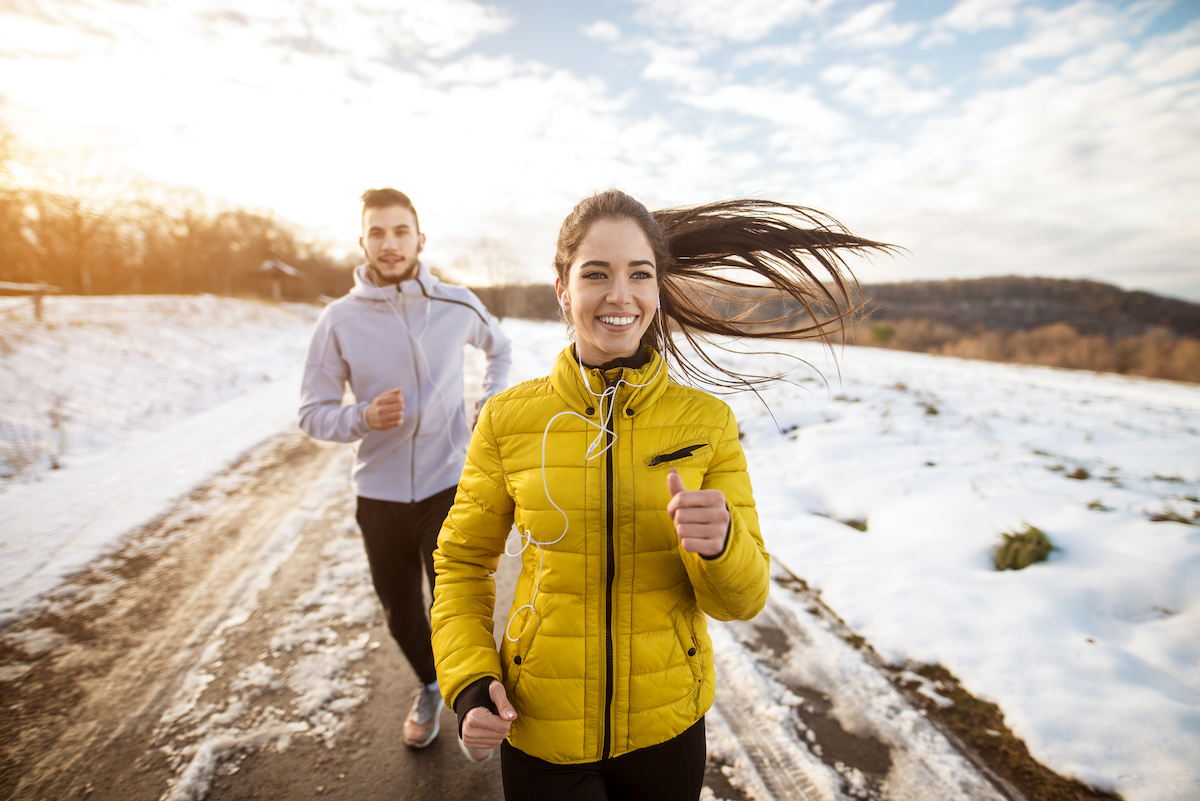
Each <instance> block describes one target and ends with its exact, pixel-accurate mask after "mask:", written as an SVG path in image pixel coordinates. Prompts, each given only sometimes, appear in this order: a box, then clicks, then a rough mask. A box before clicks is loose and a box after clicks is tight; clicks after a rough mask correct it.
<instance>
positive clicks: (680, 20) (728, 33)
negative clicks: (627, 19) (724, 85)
mask: <svg viewBox="0 0 1200 801" xmlns="http://www.w3.org/2000/svg"><path fill="white" fill-rule="evenodd" d="M635 2H637V3H638V5H639V6H640V9H639V11H638V14H637V18H638V19H639V20H640V21H641V22H643V23H645V24H648V25H651V26H653V27H657V28H667V29H672V30H678V29H682V30H686V31H691V32H694V33H699V34H702V35H703V36H705V37H707V38H712V39H727V40H731V41H734V42H756V41H758V40H760V39H762V38H763V37H765V36H767V35H768V34H769V33H771V32H772V31H773V30H775V29H776V28H779V27H782V26H784V25H790V24H792V23H795V22H798V21H800V20H802V19H805V18H808V17H815V16H818V15H819V14H820V13H821V12H822V11H824V10H825V9H827V8H829V7H830V6H833V5H835V4H836V3H837V2H838V0H635Z"/></svg>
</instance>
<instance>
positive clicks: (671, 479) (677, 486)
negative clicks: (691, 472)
mask: <svg viewBox="0 0 1200 801" xmlns="http://www.w3.org/2000/svg"><path fill="white" fill-rule="evenodd" d="M684 489H685V487H684V486H683V479H682V478H680V477H679V471H678V470H676V469H675V468H674V467H672V468H671V469H670V470H669V471H668V472H667V492H669V493H671V497H672V498H674V497H675V496H676V495H678V494H679V493H681V492H683V491H684Z"/></svg>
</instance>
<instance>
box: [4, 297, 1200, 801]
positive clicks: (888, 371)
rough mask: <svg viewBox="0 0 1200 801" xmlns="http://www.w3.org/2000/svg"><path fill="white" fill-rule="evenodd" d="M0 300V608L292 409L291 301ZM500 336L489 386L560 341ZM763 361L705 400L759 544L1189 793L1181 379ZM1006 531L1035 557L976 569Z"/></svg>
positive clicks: (294, 319)
mask: <svg viewBox="0 0 1200 801" xmlns="http://www.w3.org/2000/svg"><path fill="white" fill-rule="evenodd" d="M5 304H6V305H5V306H3V307H0V398H3V405H2V406H0V448H3V451H2V452H0V453H2V455H3V459H4V461H5V462H6V464H7V465H8V467H7V469H6V470H5V476H4V478H3V479H0V482H2V483H0V521H3V523H0V527H2V534H0V563H2V565H3V566H2V568H0V620H3V619H6V618H10V617H11V616H12V615H14V614H17V613H19V611H20V609H21V608H22V607H24V606H25V605H26V604H28V603H29V602H31V601H32V600H33V599H34V598H36V597H37V596H38V595H39V594H41V593H44V592H46V591H47V590H49V589H51V588H52V587H53V586H54V585H55V584H56V582H58V581H59V580H61V578H62V577H63V576H65V575H67V574H68V573H70V572H71V571H73V570H75V569H77V568H78V567H80V566H82V565H83V564H86V563H87V562H89V561H90V560H91V559H93V558H95V557H96V556H97V555H99V554H100V553H101V552H103V551H104V550H105V549H106V548H108V547H110V546H112V545H113V544H115V543H116V542H117V541H118V540H119V539H120V537H121V536H122V534H124V533H125V532H127V531H129V530H130V529H132V528H134V527H136V526H138V525H140V524H141V523H144V522H146V521H147V520H150V519H152V518H153V517H155V516H156V515H158V514H160V513H161V512H162V511H164V510H165V509H166V507H168V506H169V505H170V503H171V502H172V501H173V500H175V499H177V498H179V497H181V496H183V495H186V494H187V493H188V492H189V491H190V489H191V487H193V486H194V485H195V484H196V483H198V482H199V481H200V480H202V479H203V478H205V477H207V476H208V475H211V474H212V473H214V472H217V471H219V470H221V469H222V468H223V467H225V466H226V465H228V464H230V463H231V462H232V461H233V460H235V459H236V458H237V456H238V455H240V454H241V453H242V452H244V451H245V450H246V449H247V448H249V447H250V446H252V445H254V444H255V443H257V442H260V441H261V440H263V439H264V438H266V437H268V436H270V435H271V434H273V433H275V432H277V431H279V430H281V429H283V428H285V427H286V426H288V425H289V424H290V423H291V421H294V416H295V405H296V398H297V395H298V380H299V371H300V363H301V361H302V358H303V350H304V347H305V345H306V344H307V337H308V333H309V330H310V328H311V325H312V322H313V320H314V319H315V314H316V310H315V309H311V308H307V307H294V306H282V307H280V306H271V305H267V304H258V303H250V302H245V301H232V300H220V299H216V298H211V297H198V298H92V299H82V298H51V299H49V300H48V301H47V303H46V321H47V323H48V324H43V325H42V326H36V325H33V324H32V321H31V319H30V314H29V308H28V307H29V303H28V301H23V302H19V303H17V302H9V301H5ZM504 327H505V329H506V330H507V331H508V333H509V335H510V336H511V337H512V338H513V341H514V343H516V346H517V353H516V354H515V356H516V358H515V359H514V370H513V375H512V380H513V381H514V382H515V381H520V380H524V379H526V378H531V377H534V376H536V375H540V374H542V373H544V372H545V370H546V369H547V368H548V366H549V365H550V363H551V361H552V358H553V355H554V354H555V353H556V352H557V350H558V349H559V348H561V347H562V346H563V344H564V343H565V339H564V336H563V331H562V328H561V326H559V325H556V324H548V323H530V322H524V321H505V323H504ZM774 349H777V350H784V351H785V352H787V353H790V354H794V355H796V356H799V357H801V358H803V359H807V360H808V361H810V362H812V363H813V364H814V365H816V366H817V367H819V368H820V370H821V372H823V373H824V375H825V376H826V378H827V379H828V382H826V381H825V380H823V379H822V378H821V377H820V375H819V374H818V373H817V372H816V371H815V370H813V369H811V368H808V367H805V366H804V365H802V364H800V363H799V362H798V361H797V360H796V359H795V358H781V357H779V356H770V357H768V356H757V355H745V356H729V357H727V358H728V359H729V360H730V363H732V364H736V365H739V366H741V367H743V368H744V369H747V370H751V371H757V372H762V371H764V370H774V369H779V370H784V369H786V370H789V371H790V372H789V377H790V378H791V380H792V381H793V382H794V383H793V384H779V385H776V386H775V387H774V388H773V389H771V390H770V391H768V392H767V393H765V395H764V397H765V399H766V401H767V402H768V404H769V405H770V409H771V412H773V416H772V414H769V413H768V412H767V409H766V408H765V407H764V405H763V403H762V402H760V401H759V400H758V399H757V398H755V397H754V396H752V395H745V396H735V397H730V398H728V400H729V402H730V403H731V405H732V406H733V407H734V409H735V411H736V412H737V415H738V419H739V421H740V422H741V426H742V430H743V434H744V437H743V444H744V445H745V448H746V452H747V456H748V459H749V461H750V469H751V472H752V477H753V480H754V485H755V495H756V499H757V501H758V504H759V508H760V514H761V519H762V523H763V530H764V535H765V537H766V539H767V543H768V546H769V547H770V549H771V551H772V553H773V555H774V557H775V558H776V559H777V560H778V561H780V562H782V563H783V564H785V565H786V566H787V567H788V568H789V569H790V570H791V572H793V573H794V574H796V575H798V576H800V577H803V578H804V579H806V580H807V581H808V583H809V584H810V585H811V586H812V587H814V588H817V589H819V590H820V591H821V593H822V598H823V599H824V601H825V602H826V603H827V604H828V605H829V606H830V607H831V608H832V609H833V610H835V611H836V612H837V613H838V614H839V615H840V616H841V617H842V618H843V619H844V620H845V621H846V623H847V624H848V625H849V626H850V627H852V628H853V629H854V630H855V631H856V632H857V633H858V634H860V635H862V636H863V637H865V638H866V639H867V641H868V642H869V643H870V644H871V645H872V646H873V647H874V648H875V650H876V651H878V652H879V653H880V654H881V655H882V656H883V657H884V658H885V659H887V660H888V661H891V662H894V663H903V662H906V661H907V662H913V663H940V664H942V665H944V666H945V667H946V668H948V669H949V670H950V671H951V672H953V673H954V674H955V675H956V676H957V677H958V678H959V679H960V680H961V681H962V682H963V684H964V685H965V687H966V688H967V689H968V690H970V691H971V692H972V693H974V694H975V695H976V696H978V697H981V698H983V699H986V700H990V701H994V702H996V703H997V704H999V706H1000V707H1001V708H1002V709H1003V710H1004V711H1005V713H1006V715H1007V720H1006V722H1007V723H1008V724H1009V725H1010V726H1011V727H1012V729H1013V731H1014V732H1015V733H1016V735H1017V736H1019V737H1021V738H1023V739H1024V740H1025V741H1026V743H1027V744H1028V745H1029V747H1030V749H1031V751H1032V752H1033V754H1034V756H1035V757H1037V758H1038V759H1040V760H1041V761H1042V762H1044V763H1046V764H1047V765H1049V766H1050V767H1051V768H1053V769H1055V770H1056V771H1058V772H1060V773H1063V774H1065V775H1071V776H1075V777H1078V778H1080V779H1082V780H1084V781H1087V782H1089V783H1091V784H1094V785H1097V786H1100V787H1103V788H1108V789H1112V790H1115V791H1117V792H1119V793H1120V794H1121V795H1123V796H1124V797H1125V798H1126V799H1129V801H1147V800H1149V799H1154V800H1155V801H1157V800H1158V799H1176V798H1192V797H1200V667H1198V665H1200V526H1198V525H1194V524H1192V521H1194V522H1196V523H1200V519H1197V515H1198V514H1200V502H1198V501H1197V498H1198V497H1200V457H1197V456H1196V454H1197V453H1200V387H1196V386H1190V385H1180V384H1172V383H1169V382H1161V381H1150V380H1136V379H1128V378H1123V377H1119V376H1111V375H1096V374H1090V373H1075V372H1068V371H1060V370H1051V369H1045V368H1036V367H1022V366H1010V365H997V364H988V363H981V362H969V361H962V360H957V359H947V358H937V357H929V356H923V355H919V354H909V353H899V352H892V351H881V350H872V349H856V348H847V349H845V350H844V351H841V352H839V354H838V361H839V364H840V378H839V375H838V372H839V371H838V368H837V367H835V366H834V365H833V364H832V363H831V362H830V361H829V359H828V357H827V355H826V354H825V353H824V352H823V351H822V350H821V349H820V348H819V347H817V346H812V345H786V346H775V348H774ZM55 464H57V468H55V467H54V465H55ZM1070 476H1075V477H1074V478H1072V477H1070ZM1154 517H1159V518H1169V519H1165V520H1159V521H1155V520H1153V519H1152V518H1154ZM843 521H844V522H843ZM1181 521H1188V522H1181ZM850 523H853V524H854V525H853V526H851V525H849V524H850ZM1025 523H1028V524H1032V525H1035V526H1037V527H1039V528H1041V529H1042V530H1043V531H1045V532H1046V533H1047V534H1048V536H1049V537H1050V539H1051V541H1052V542H1053V543H1054V544H1055V546H1056V547H1057V550H1055V551H1054V552H1053V553H1052V554H1051V556H1050V559H1049V560H1048V561H1047V562H1045V563H1041V564H1037V565H1034V566H1032V567H1030V568H1028V569H1026V570H1024V571H1007V572H996V571H994V570H993V569H992V568H991V561H990V558H991V551H992V549H993V548H994V547H995V545H996V544H998V542H999V541H1000V533H1001V532H1004V531H1012V530H1014V529H1017V528H1019V527H1021V526H1022V525H1024V524H1025ZM863 528H865V530H860V529H863Z"/></svg>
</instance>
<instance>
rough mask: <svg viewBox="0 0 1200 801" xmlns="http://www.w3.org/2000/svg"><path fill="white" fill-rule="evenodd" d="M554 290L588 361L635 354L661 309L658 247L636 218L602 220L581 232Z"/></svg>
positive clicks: (579, 351) (578, 349)
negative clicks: (562, 278)
mask: <svg viewBox="0 0 1200 801" xmlns="http://www.w3.org/2000/svg"><path fill="white" fill-rule="evenodd" d="M554 289H555V291H556V292H557V293H558V296H559V299H560V301H561V302H562V303H563V305H564V307H565V309H564V310H565V311H566V314H567V319H569V320H570V321H571V324H572V325H574V326H575V349H576V352H577V354H578V356H579V358H580V359H581V360H582V361H583V362H584V364H591V365H601V364H604V363H605V362H610V361H612V360H613V359H621V358H626V357H629V356H633V355H634V354H636V353H637V352H638V348H639V347H640V346H641V341H642V334H644V333H645V332H646V328H647V327H649V325H650V323H651V321H652V320H653V319H654V312H655V311H656V310H657V308H658V273H657V271H656V267H655V263H654V251H653V250H651V248H650V243H649V242H648V241H647V240H646V235H645V234H644V233H642V229H641V228H640V227H639V226H638V224H637V223H635V222H633V221H632V220H600V221H598V222H595V223H593V224H592V227H591V229H590V230H589V231H588V232H587V234H586V235H585V236H584V237H583V242H582V243H580V246H579V251H578V252H577V253H576V254H575V260H574V261H572V262H571V267H570V269H569V270H568V272H567V285H566V286H565V287H564V286H562V285H561V282H560V281H559V280H558V279H555V281H554Z"/></svg>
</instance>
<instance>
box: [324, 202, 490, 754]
mask: <svg viewBox="0 0 1200 801" xmlns="http://www.w3.org/2000/svg"><path fill="white" fill-rule="evenodd" d="M362 201H363V214H362V226H363V235H362V237H361V238H359V240H358V243H359V245H360V246H361V247H362V249H363V253H364V254H365V255H366V259H367V261H366V263H365V264H362V265H360V266H359V267H357V268H355V270H354V288H353V289H351V290H350V293H349V294H348V295H346V296H345V297H343V298H340V299H338V300H336V301H334V302H333V303H331V304H329V306H328V307H327V308H326V309H325V310H324V311H323V312H322V313H321V316H320V318H319V319H318V320H317V326H316V330H315V331H314V333H313V338H312V343H311V344H310V346H309V349H308V359H307V361H306V362H305V365H304V386H303V389H302V393H301V394H302V397H301V406H300V427H301V428H302V429H304V431H305V433H307V434H308V435H309V436H312V437H316V438H318V439H325V440H332V441H334V442H355V441H360V440H361V441H360V442H359V445H358V454H357V457H356V459H355V463H354V486H355V491H356V493H357V495H358V508H357V515H356V516H357V519H358V525H359V528H360V529H362V534H363V542H364V544H365V546H366V551H367V561H368V562H369V563H370V566H371V579H372V581H373V582H374V584H375V592H376V593H377V594H378V596H379V600H380V602H381V603H382V605H383V611H384V615H385V617H386V618H387V624H388V629H389V630H390V631H391V633H392V636H393V637H394V638H395V639H396V642H397V643H399V645H400V649H401V650H402V651H403V652H404V655H405V656H406V657H407V658H408V661H409V664H411V665H412V668H413V671H414V672H415V673H416V674H417V677H418V678H419V679H420V681H421V684H422V687H421V689H420V690H419V691H418V692H417V697H416V699H415V700H414V702H413V706H412V711H411V712H409V715H408V718H407V719H406V720H405V721H404V742H405V743H406V744H407V745H409V746H411V747H413V748H423V747H425V746H426V745H429V743H431V742H433V738H435V737H436V736H437V734H438V728H439V724H438V718H439V717H440V715H439V713H440V711H441V696H440V695H439V693H438V685H437V674H436V672H435V671H434V665H433V650H432V648H431V647H430V644H429V635H430V628H429V619H428V617H427V612H426V609H425V605H424V599H423V597H422V591H421V572H422V567H424V572H425V575H426V577H427V578H428V581H429V589H430V593H431V594H432V591H433V583H434V572H433V551H434V549H435V548H436V547H437V537H438V531H439V530H440V529H441V526H442V521H443V520H444V519H445V517H446V513H447V511H449V509H450V506H451V505H452V504H453V502H454V493H455V490H456V489H457V486H458V479H459V477H460V475H461V474H462V469H463V461H464V458H465V454H466V446H467V442H468V440H469V439H470V434H471V425H470V424H468V421H467V419H466V411H465V409H464V402H463V346H464V345H466V344H471V345H474V346H475V347H477V348H479V349H480V350H482V351H483V352H484V353H485V354H486V355H487V372H486V375H485V377H484V399H485V400H486V399H487V398H489V397H491V396H492V395H494V394H496V393H497V392H499V391H500V390H501V389H503V388H504V384H505V381H506V380H507V377H508V368H509V365H510V364H511V361H512V356H511V352H510V346H509V342H508V338H507V337H506V336H505V335H504V333H503V332H502V331H501V330H500V327H499V325H497V324H496V322H495V320H493V319H492V317H491V315H489V314H488V312H487V309H486V308H484V306H483V304H482V303H481V302H480V300H479V298H477V297H476V296H475V295H474V294H473V293H472V292H471V291H470V290H468V289H466V288H465V287H458V286H448V285H446V284H443V283H441V282H439V281H438V279H437V278H435V277H434V276H433V275H432V274H431V273H430V272H429V268H428V267H426V266H425V264H424V263H423V262H421V260H420V258H419V254H420V253H421V250H422V248H423V247H424V246H425V235H424V234H423V233H421V230H420V227H419V223H418V221H417V212H416V209H415V208H414V207H413V204H412V201H411V200H409V198H408V196H407V195H405V194H404V193H403V192H399V191H397V190H395V189H370V190H367V191H366V192H364V193H363V196H362ZM347 382H349V384H350V390H351V391H352V392H353V393H354V398H355V400H356V401H357V402H355V403H350V404H345V405H343V394H344V392H345V384H346V383H347ZM482 404H483V401H482V400H481V401H480V402H479V404H477V405H476V412H477V413H478V409H479V408H480V407H481V406H482Z"/></svg>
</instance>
